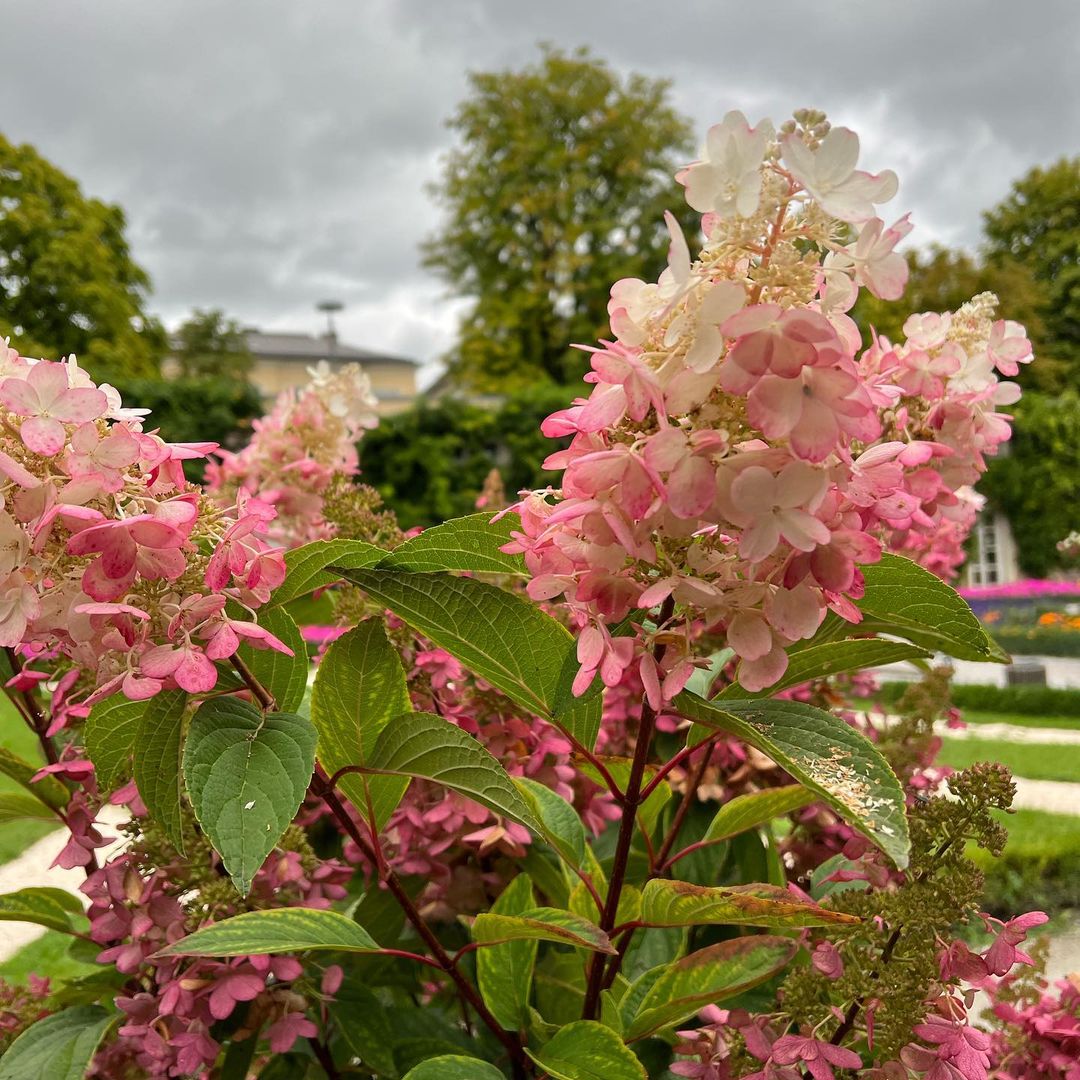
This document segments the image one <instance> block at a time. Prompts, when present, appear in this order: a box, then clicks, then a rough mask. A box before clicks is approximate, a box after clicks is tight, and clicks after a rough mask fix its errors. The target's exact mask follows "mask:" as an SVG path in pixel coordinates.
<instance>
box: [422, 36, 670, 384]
mask: <svg viewBox="0 0 1080 1080" xmlns="http://www.w3.org/2000/svg"><path fill="white" fill-rule="evenodd" d="M470 86H471V93H470V95H469V96H468V97H467V98H466V99H465V100H464V101H463V102H462V103H461V105H460V106H459V107H458V110H457V112H456V113H454V115H453V117H452V118H451V119H450V121H449V126H450V127H451V129H453V131H454V132H456V134H457V136H458V139H459V145H458V146H457V148H456V149H454V150H453V151H452V152H450V154H449V155H448V156H447V158H446V159H445V162H444V166H443V172H442V177H441V179H440V181H439V183H438V184H437V185H436V187H435V189H434V191H435V194H436V196H437V198H438V199H439V201H440V202H441V203H442V205H443V206H444V208H445V210H446V221H445V224H444V225H443V227H442V229H441V230H440V231H439V232H438V233H437V234H436V235H434V236H433V237H431V238H430V239H429V240H428V242H427V243H426V245H425V248H424V260H425V265H427V266H428V267H430V268H432V269H434V270H435V271H436V272H437V273H438V274H439V275H440V276H441V277H442V278H443V279H444V280H445V281H446V282H447V283H448V284H449V286H450V289H451V292H452V293H453V294H454V295H456V296H460V297H464V298H467V299H469V300H471V301H472V302H473V303H472V306H471V308H470V309H469V311H468V312H467V314H466V315H465V316H464V318H463V320H462V325H461V332H460V340H459V342H458V344H457V346H456V348H455V349H454V351H453V353H452V354H451V356H450V357H449V358H448V359H449V363H450V370H451V374H452V376H453V377H454V378H455V380H456V381H457V382H459V383H460V384H463V385H467V386H470V387H472V388H473V389H477V390H499V391H504V390H506V389H507V387H509V386H514V385H517V386H521V385H529V384H534V383H535V382H536V381H538V380H539V381H549V382H556V383H560V382H567V381H571V380H575V379H576V378H578V377H579V376H580V375H581V373H582V372H583V371H584V370H585V367H586V365H585V364H584V362H583V361H582V360H580V359H579V358H578V357H577V356H576V354H574V353H573V352H571V350H570V348H569V347H570V345H571V344H572V343H575V342H581V343H588V342H591V341H593V340H595V338H596V337H597V336H598V335H600V334H603V333H604V332H605V331H606V329H607V310H606V302H607V293H608V289H609V288H610V286H611V283H612V282H614V281H615V280H617V279H618V278H620V277H639V276H647V275H655V274H656V273H657V272H658V270H659V269H660V268H661V266H662V265H663V260H664V256H665V252H666V249H667V234H666V231H665V229H664V223H663V217H662V215H663V211H664V210H665V209H672V210H673V211H676V212H677V213H678V212H682V211H680V209H679V208H682V210H683V211H685V209H686V207H685V200H684V199H683V196H682V192H681V189H679V188H678V186H677V185H676V184H675V182H674V180H673V179H672V173H673V172H674V170H675V169H676V168H677V166H678V164H679V163H680V162H681V161H683V160H685V159H686V157H687V155H688V154H689V146H690V127H689V124H688V123H687V121H686V120H685V119H684V118H683V117H682V116H680V115H679V114H678V112H676V110H675V109H674V108H673V107H672V106H671V104H670V102H669V83H668V82H667V81H666V80H657V79H649V78H646V77H645V76H642V75H630V76H628V77H627V78H625V79H623V78H620V77H619V75H617V74H616V73H615V72H614V71H612V70H611V68H610V67H608V66H607V65H606V64H605V63H603V62H602V61H600V60H597V59H596V58H594V57H593V56H591V55H590V54H589V53H588V52H587V51H586V50H579V51H577V52H574V53H572V54H566V53H562V52H559V51H558V50H555V49H551V48H545V49H544V51H543V54H542V56H541V58H540V60H539V62H538V63H536V64H533V65H530V66H528V67H526V68H524V69H522V70H518V71H498V72H479V73H474V74H472V75H471V76H470ZM686 216H687V220H688V221H689V216H690V215H689V214H688V213H687V215H686Z"/></svg>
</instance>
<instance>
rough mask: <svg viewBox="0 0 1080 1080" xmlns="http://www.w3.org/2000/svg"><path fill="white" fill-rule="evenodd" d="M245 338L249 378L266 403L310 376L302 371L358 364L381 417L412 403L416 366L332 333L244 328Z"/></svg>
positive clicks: (402, 358) (390, 414)
mask: <svg viewBox="0 0 1080 1080" xmlns="http://www.w3.org/2000/svg"><path fill="white" fill-rule="evenodd" d="M245 336H246V338H247V346H248V349H249V350H250V352H251V358H252V365H251V373H250V376H249V377H250V379H251V382H252V383H253V384H254V385H255V386H256V387H257V388H258V390H259V391H260V393H262V395H263V396H264V397H266V398H267V399H272V398H275V397H277V395H278V394H280V393H281V391H282V390H288V389H290V388H292V387H298V386H303V385H304V383H306V382H307V381H308V379H309V378H310V376H309V374H308V370H307V369H308V368H309V367H314V366H315V365H316V364H318V363H319V362H320V361H326V363H328V364H330V365H331V366H338V365H344V364H359V365H360V366H361V367H362V368H363V369H364V372H365V373H366V374H367V377H368V378H369V379H370V380H371V388H372V390H373V391H374V393H375V397H376V398H377V399H378V403H379V404H378V412H379V415H380V416H392V415H393V414H394V413H399V412H403V411H404V410H405V409H407V408H409V406H410V405H412V403H413V401H414V400H415V399H416V393H417V391H416V370H417V366H418V365H417V364H416V362H415V361H413V360H406V359H405V358H404V357H401V356H388V355H386V354H384V353H376V352H371V351H370V350H368V349H360V348H357V347H356V346H355V345H346V344H344V343H343V342H341V341H339V340H338V339H337V337H336V336H332V335H330V336H321V337H320V336H317V335H315V334H284V333H274V332H269V331H268V332H263V331H261V330H249V331H245Z"/></svg>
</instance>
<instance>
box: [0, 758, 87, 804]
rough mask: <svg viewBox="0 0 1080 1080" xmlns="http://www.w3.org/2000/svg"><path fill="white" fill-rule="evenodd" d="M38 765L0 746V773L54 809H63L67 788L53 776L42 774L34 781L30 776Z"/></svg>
mask: <svg viewBox="0 0 1080 1080" xmlns="http://www.w3.org/2000/svg"><path fill="white" fill-rule="evenodd" d="M40 768H41V766H40V765H31V764H30V762H29V761H23V759H22V758H21V757H19V756H18V755H17V754H13V753H12V752H11V751H10V750H8V749H7V748H6V747H3V746H0V773H3V774H4V775H5V776H10V777H11V779H12V780H14V781H15V783H16V784H20V785H21V786H22V787H24V788H26V790H27V791H29V792H30V794H31V795H34V796H35V797H36V798H38V799H40V800H41V801H42V802H43V803H45V804H46V805H47V806H51V807H52V808H53V809H54V810H63V808H64V807H65V806H67V803H68V799H69V798H71V796H70V795H69V794H68V789H67V788H66V787H65V786H64V785H63V784H62V783H61V782H60V781H59V780H57V779H56V777H55V776H51V775H48V776H43V777H42V778H41V779H40V780H38V781H37V782H36V783H35V782H33V781H31V779H30V778H31V777H32V776H33V775H34V774H35V773H36V772H37V771H38V769H40Z"/></svg>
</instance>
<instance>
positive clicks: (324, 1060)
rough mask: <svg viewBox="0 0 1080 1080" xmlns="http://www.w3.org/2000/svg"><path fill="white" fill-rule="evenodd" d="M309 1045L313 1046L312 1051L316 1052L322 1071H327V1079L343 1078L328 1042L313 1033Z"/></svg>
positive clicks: (337, 1079)
mask: <svg viewBox="0 0 1080 1080" xmlns="http://www.w3.org/2000/svg"><path fill="white" fill-rule="evenodd" d="M308 1046H310V1047H311V1050H312V1052H313V1053H314V1054H315V1059H316V1060H317V1061H318V1063H319V1065H320V1066H321V1067H322V1071H323V1072H324V1073H326V1080H341V1073H339V1072H338V1070H337V1066H336V1065H335V1064H334V1059H333V1057H331V1055H330V1051H329V1050H328V1049H327V1047H326V1043H324V1042H323V1041H322V1039H320V1038H318V1037H317V1036H314V1035H313V1036H310V1037H309V1038H308Z"/></svg>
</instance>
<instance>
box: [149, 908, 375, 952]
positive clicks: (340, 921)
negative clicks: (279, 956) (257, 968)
mask: <svg viewBox="0 0 1080 1080" xmlns="http://www.w3.org/2000/svg"><path fill="white" fill-rule="evenodd" d="M326 949H331V950H333V949H337V950H339V951H341V952H354V953H377V952H379V951H380V950H379V946H378V945H377V944H376V943H375V941H374V940H373V938H372V937H371V935H370V934H369V933H368V932H367V931H366V930H365V929H364V928H363V927H362V926H360V925H359V924H358V923H355V922H353V920H352V919H349V918H347V917H346V916H344V915H342V914H341V913H340V912H337V911H319V910H316V909H315V908H300V907H290V908H267V909H266V910H265V911H245V912H244V913H243V914H242V915H234V916H233V917H232V918H231V919H223V920H222V921H221V922H218V923H214V924H213V925H211V926H204V927H203V928H202V929H201V930H196V931H195V932H194V933H193V934H188V936H187V937H185V938H181V939H180V940H179V941H177V942H175V943H174V944H172V945H169V946H168V947H166V948H164V949H162V950H161V951H160V952H158V953H156V954H155V955H156V956H244V955H247V954H250V955H252V956H264V955H266V954H268V953H287V952H303V951H307V950H326Z"/></svg>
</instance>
